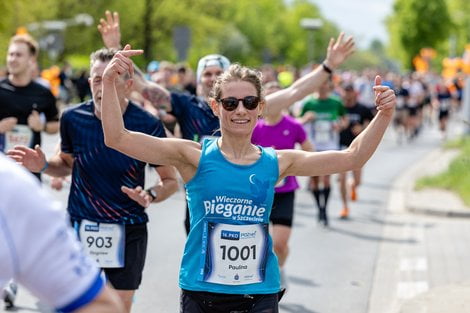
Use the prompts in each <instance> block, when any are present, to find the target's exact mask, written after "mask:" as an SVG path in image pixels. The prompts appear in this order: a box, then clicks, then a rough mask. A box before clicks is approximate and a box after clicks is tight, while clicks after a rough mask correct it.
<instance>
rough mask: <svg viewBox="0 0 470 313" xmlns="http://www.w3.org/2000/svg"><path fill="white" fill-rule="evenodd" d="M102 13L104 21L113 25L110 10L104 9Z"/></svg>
mask: <svg viewBox="0 0 470 313" xmlns="http://www.w3.org/2000/svg"><path fill="white" fill-rule="evenodd" d="M104 15H106V22H107V23H108V25H110V26H111V25H113V16H112V14H111V12H110V11H109V10H106V12H104Z"/></svg>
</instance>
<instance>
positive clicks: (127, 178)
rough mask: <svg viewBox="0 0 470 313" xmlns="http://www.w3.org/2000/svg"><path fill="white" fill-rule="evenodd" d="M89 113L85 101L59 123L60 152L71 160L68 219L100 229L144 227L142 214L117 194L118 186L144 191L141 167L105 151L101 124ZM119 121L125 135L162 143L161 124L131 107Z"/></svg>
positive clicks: (90, 103) (89, 106)
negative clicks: (116, 225)
mask: <svg viewBox="0 0 470 313" xmlns="http://www.w3.org/2000/svg"><path fill="white" fill-rule="evenodd" d="M94 110H95V107H94V104H93V101H92V100H90V101H88V102H85V103H82V104H80V105H78V106H76V107H74V108H71V109H69V110H67V111H65V112H64V113H63V114H62V118H61V124H60V134H61V150H62V152H63V153H68V154H72V155H73V157H74V167H73V170H72V184H71V188H70V194H69V202H68V211H69V213H70V216H71V218H72V219H73V220H82V219H84V218H85V219H89V220H93V221H96V222H103V223H120V224H143V223H146V222H148V217H147V213H145V211H144V209H145V208H144V207H143V206H142V205H140V204H139V203H137V202H135V201H134V200H132V199H131V198H129V197H128V196H127V195H126V194H125V193H123V192H122V191H121V186H127V187H129V188H134V187H135V186H143V185H144V179H145V176H144V174H145V171H144V168H145V165H146V163H144V162H141V161H139V160H135V159H132V158H129V157H127V156H125V155H124V154H122V153H119V152H117V151H116V150H113V149H110V148H107V147H106V146H105V144H104V138H103V128H102V127H101V121H100V120H99V119H98V118H97V117H96V116H95V114H94V113H93V112H94ZM124 120H125V123H126V125H128V127H129V129H132V130H135V131H142V132H144V133H146V134H149V135H152V136H156V137H166V135H165V130H164V128H163V126H162V123H161V122H160V121H159V120H157V119H156V118H155V117H153V116H152V115H151V114H150V113H148V112H146V111H144V110H143V109H141V108H139V107H138V106H137V105H135V104H133V103H132V102H129V105H128V106H127V109H126V111H125V113H124Z"/></svg>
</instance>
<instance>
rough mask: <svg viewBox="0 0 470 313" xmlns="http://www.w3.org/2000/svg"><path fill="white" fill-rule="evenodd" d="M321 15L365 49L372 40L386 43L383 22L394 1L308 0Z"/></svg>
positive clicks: (386, 37) (385, 31) (386, 36)
mask: <svg viewBox="0 0 470 313" xmlns="http://www.w3.org/2000/svg"><path fill="white" fill-rule="evenodd" d="M310 1H311V2H312V3H314V4H316V5H317V6H318V7H319V8H320V10H321V12H322V15H323V16H325V17H326V18H327V19H329V20H330V21H333V22H334V23H335V24H336V25H337V26H338V27H339V28H340V29H341V30H344V31H345V32H346V33H347V34H348V35H353V36H354V39H355V41H356V44H357V45H358V46H359V47H361V48H367V47H368V46H369V43H370V41H371V40H373V39H374V38H377V39H379V40H381V41H382V42H384V43H386V42H387V41H388V34H387V30H386V28H385V24H384V20H385V18H386V16H388V15H390V14H391V12H392V7H393V2H394V0H310Z"/></svg>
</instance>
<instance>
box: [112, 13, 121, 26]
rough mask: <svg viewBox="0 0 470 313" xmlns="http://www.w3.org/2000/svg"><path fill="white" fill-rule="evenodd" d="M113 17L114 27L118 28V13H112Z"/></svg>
mask: <svg viewBox="0 0 470 313" xmlns="http://www.w3.org/2000/svg"><path fill="white" fill-rule="evenodd" d="M113 16H114V25H115V26H117V27H119V25H120V24H119V13H118V12H114V13H113Z"/></svg>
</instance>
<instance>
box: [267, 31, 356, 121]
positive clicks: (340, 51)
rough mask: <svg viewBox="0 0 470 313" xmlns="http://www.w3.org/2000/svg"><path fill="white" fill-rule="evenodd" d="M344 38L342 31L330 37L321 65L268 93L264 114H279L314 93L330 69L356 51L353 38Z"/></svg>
mask: <svg viewBox="0 0 470 313" xmlns="http://www.w3.org/2000/svg"><path fill="white" fill-rule="evenodd" d="M343 38H344V33H340V34H339V36H338V39H337V40H335V39H334V38H331V39H330V42H329V44H328V48H327V51H326V59H325V61H323V63H322V65H321V66H318V67H317V68H315V69H314V70H313V71H311V72H310V73H309V74H307V75H305V76H303V77H302V78H300V79H298V80H297V81H295V82H294V83H293V84H292V85H291V86H290V87H288V88H286V89H281V90H279V91H277V92H274V93H272V94H269V95H267V96H266V103H267V105H266V106H265V112H263V115H265V116H269V115H277V114H278V113H279V112H280V111H282V110H283V109H287V108H288V107H289V106H291V105H292V104H293V103H295V102H296V101H299V100H302V99H303V98H305V97H306V96H307V95H309V94H311V93H313V92H314V91H315V90H316V89H317V88H318V87H319V86H320V85H321V84H322V83H323V82H324V81H325V80H326V79H327V78H328V76H329V75H330V73H329V72H328V71H333V70H335V69H336V68H337V67H338V66H339V65H340V64H341V63H343V62H344V60H346V59H347V58H348V57H349V56H350V55H351V54H352V53H353V52H354V40H353V38H352V37H349V38H348V39H346V40H344V41H343Z"/></svg>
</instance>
